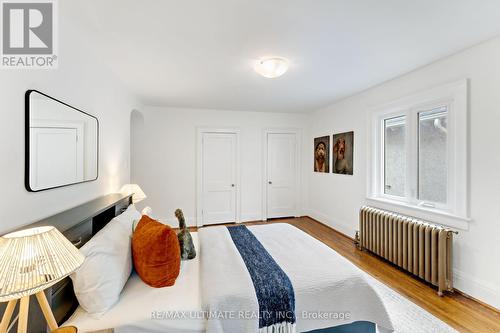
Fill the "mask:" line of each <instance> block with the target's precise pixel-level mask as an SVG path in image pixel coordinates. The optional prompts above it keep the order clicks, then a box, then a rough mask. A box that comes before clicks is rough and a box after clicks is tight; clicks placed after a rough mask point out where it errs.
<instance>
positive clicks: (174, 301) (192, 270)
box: [64, 232, 205, 333]
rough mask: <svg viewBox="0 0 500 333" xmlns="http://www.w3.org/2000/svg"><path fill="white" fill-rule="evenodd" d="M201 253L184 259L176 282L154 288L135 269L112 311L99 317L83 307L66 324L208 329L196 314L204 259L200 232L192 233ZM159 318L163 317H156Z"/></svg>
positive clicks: (121, 331)
mask: <svg viewBox="0 0 500 333" xmlns="http://www.w3.org/2000/svg"><path fill="white" fill-rule="evenodd" d="M191 234H192V236H193V241H194V244H195V246H196V250H197V253H198V255H197V256H196V258H194V259H192V260H189V261H183V262H182V264H181V272H180V275H179V277H178V278H177V281H176V282H175V285H174V286H172V287H166V288H152V287H149V286H148V285H146V284H145V283H144V282H142V281H141V279H140V278H139V276H138V275H137V274H136V273H132V275H131V276H130V279H129V280H128V282H127V284H126V285H125V287H124V289H123V291H122V294H121V296H120V300H119V302H118V303H117V304H115V305H114V306H113V308H111V309H110V310H109V311H108V312H106V313H105V314H104V315H102V316H101V317H99V318H97V317H94V316H92V315H90V314H88V313H87V312H86V311H85V310H83V309H82V308H81V307H78V309H77V310H76V311H75V313H74V314H73V315H72V316H71V318H70V319H69V320H68V321H67V322H66V323H64V325H65V326H66V325H73V326H76V327H78V332H91V331H97V330H103V329H109V328H114V330H115V333H138V332H141V333H153V332H154V333H156V332H178V333H200V332H204V331H205V320H204V319H202V318H198V317H199V316H196V315H195V314H197V313H199V312H201V299H200V297H201V294H200V261H199V257H200V256H199V249H200V247H199V243H198V234H197V233H196V232H193V233H191ZM168 311H171V313H179V312H182V313H185V314H186V315H187V318H180V317H177V318H169V319H166V318H165V317H166V316H165V314H166V313H167V312H168ZM153 316H156V318H160V317H161V318H162V319H154V318H153Z"/></svg>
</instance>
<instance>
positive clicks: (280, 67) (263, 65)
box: [255, 57, 288, 79]
mask: <svg viewBox="0 0 500 333" xmlns="http://www.w3.org/2000/svg"><path fill="white" fill-rule="evenodd" d="M287 70H288V60H287V59H285V58H280V57H273V58H264V59H261V60H259V61H258V62H257V63H256V64H255V71H256V72H257V73H259V74H260V75H262V76H263V77H267V78H269V79H273V78H275V77H278V76H281V75H283V74H285V73H286V71H287Z"/></svg>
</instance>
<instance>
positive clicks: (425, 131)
mask: <svg viewBox="0 0 500 333" xmlns="http://www.w3.org/2000/svg"><path fill="white" fill-rule="evenodd" d="M447 116H448V109H447V107H446V106H443V107H440V108H436V109H434V110H430V111H425V112H420V113H419V114H418V123H419V136H418V147H419V148H418V198H419V199H420V200H424V201H432V202H438V203H446V194H447V183H448V182H447V180H448V166H447V128H448V118H447Z"/></svg>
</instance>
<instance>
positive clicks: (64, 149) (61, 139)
mask: <svg viewBox="0 0 500 333" xmlns="http://www.w3.org/2000/svg"><path fill="white" fill-rule="evenodd" d="M25 108H26V110H25V113H26V120H25V122H26V125H25V133H26V134H25V140H26V141H25V150H26V151H25V186H26V189H27V190H28V191H30V192H39V191H44V190H48V189H53V188H58V187H62V186H68V185H73V184H78V183H84V182H89V181H93V180H96V179H97V178H98V173H99V171H98V165H99V121H98V119H97V118H96V117H94V116H92V115H90V114H88V113H86V112H83V111H81V110H79V109H77V108H75V107H73V106H71V105H69V104H66V103H64V102H61V101H60V100H57V99H55V98H53V97H50V96H48V95H46V94H44V93H42V92H39V91H37V90H28V91H26V94H25Z"/></svg>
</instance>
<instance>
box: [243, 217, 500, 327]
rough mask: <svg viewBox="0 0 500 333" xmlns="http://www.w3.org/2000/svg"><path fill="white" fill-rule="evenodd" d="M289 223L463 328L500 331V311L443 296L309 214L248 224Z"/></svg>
mask: <svg viewBox="0 0 500 333" xmlns="http://www.w3.org/2000/svg"><path fill="white" fill-rule="evenodd" d="M265 223H289V224H292V225H294V226H296V227H298V228H300V229H302V230H303V231H305V232H307V233H308V234H310V235H311V236H313V237H315V238H317V239H318V240H320V241H322V242H323V243H325V244H326V245H328V246H330V247H331V248H332V249H334V250H335V251H337V252H338V253H339V254H341V255H342V256H344V257H345V258H347V259H349V260H350V261H351V262H352V263H354V264H355V265H356V266H358V267H359V268H361V269H362V270H364V271H365V272H367V273H368V274H370V275H372V276H373V277H375V278H376V279H378V280H379V281H381V282H382V283H384V284H386V285H387V286H389V287H390V288H392V289H393V290H395V291H397V292H398V293H400V294H402V295H403V296H405V297H406V298H408V299H410V300H411V301H412V302H414V303H415V304H418V305H419V306H421V307H422V308H424V309H426V310H427V311H429V312H430V313H432V314H433V315H434V316H436V317H438V318H439V319H441V320H442V321H444V322H446V323H448V324H449V325H450V326H452V327H454V328H455V329H457V330H458V331H460V332H481V333H482V332H500V313H499V312H498V311H494V310H493V309H491V308H489V307H487V306H485V305H482V304H481V303H479V302H476V301H474V300H473V299H470V298H468V297H465V296H464V295H462V294H460V293H456V292H455V293H449V294H446V295H445V296H443V297H439V296H438V295H437V293H436V289H434V288H431V287H430V286H429V285H427V284H426V283H425V282H422V281H420V280H418V279H415V278H413V277H412V276H411V275H410V274H408V273H406V272H404V271H403V270H401V269H399V268H397V267H396V266H394V265H392V264H389V263H384V262H383V261H382V260H381V259H379V258H378V257H376V256H375V255H373V254H371V253H369V252H366V251H359V250H358V249H356V247H355V246H354V244H353V240H352V239H351V238H349V237H347V236H345V235H343V234H341V233H339V232H338V231H336V230H334V229H331V228H330V227H328V226H326V225H324V224H321V223H319V222H318V221H315V220H313V219H311V218H309V217H300V218H290V219H279V220H272V221H269V222H248V223H245V224H247V225H256V224H265Z"/></svg>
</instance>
